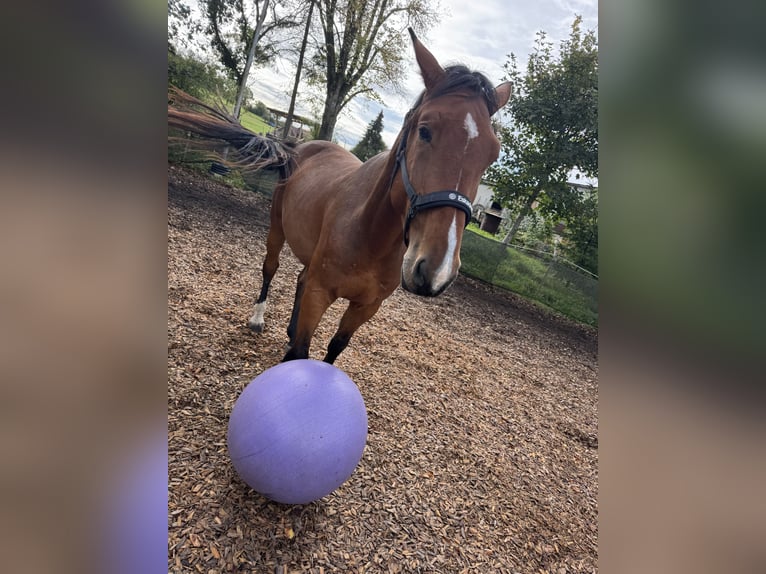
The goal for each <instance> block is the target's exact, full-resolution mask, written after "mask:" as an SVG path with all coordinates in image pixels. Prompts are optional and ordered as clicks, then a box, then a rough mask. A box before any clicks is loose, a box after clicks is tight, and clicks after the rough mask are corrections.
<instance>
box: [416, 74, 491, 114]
mask: <svg viewBox="0 0 766 574" xmlns="http://www.w3.org/2000/svg"><path fill="white" fill-rule="evenodd" d="M444 72H445V73H444V76H443V77H442V79H441V80H440V81H439V82H438V83H437V84H436V85H435V86H434V87H432V88H431V90H430V91H428V92H425V91H423V92H421V94H420V95H419V96H418V99H417V100H416V101H415V105H414V106H413V108H417V107H418V106H420V104H422V103H423V100H424V98H425V97H426V95H427V96H428V99H429V100H432V99H434V98H438V97H440V96H446V95H447V94H451V93H453V92H459V91H465V90H467V91H470V92H473V93H475V94H476V95H479V96H482V97H483V98H484V103H485V104H487V109H488V110H489V115H490V116H491V115H493V114H494V113H495V112H496V111H497V95H496V94H495V87H494V86H493V85H492V83H491V82H490V81H489V78H487V76H485V75H484V74H482V73H481V72H476V71H474V70H471V69H470V68H468V67H467V66H464V65H462V64H455V65H452V66H447V67H445V68H444Z"/></svg>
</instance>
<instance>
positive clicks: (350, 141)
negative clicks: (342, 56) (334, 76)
mask: <svg viewBox="0 0 766 574" xmlns="http://www.w3.org/2000/svg"><path fill="white" fill-rule="evenodd" d="M434 3H435V4H438V6H439V9H438V12H439V14H440V15H441V16H440V21H439V22H438V23H437V24H436V25H434V26H433V27H432V28H431V29H430V30H429V31H428V32H427V33H426V34H423V35H419V36H418V37H419V39H420V41H421V42H422V43H423V44H424V45H425V46H426V47H427V48H428V49H429V50H430V51H431V53H433V55H434V56H435V57H436V59H437V60H438V61H439V62H440V63H441V64H442V65H448V64H454V63H461V64H465V65H467V66H468V67H469V68H472V69H476V70H479V71H481V72H483V73H484V74H485V75H487V76H488V77H489V78H490V80H492V81H493V82H494V83H495V85H497V84H499V83H501V81H502V78H503V64H504V63H505V62H506V61H507V59H508V54H510V53H513V54H515V55H516V58H517V61H518V62H519V64H520V66H525V65H526V62H527V58H528V55H529V54H530V53H531V51H532V49H533V47H534V42H535V35H536V34H537V32H538V31H540V30H544V31H545V32H546V33H547V35H548V38H549V39H550V40H551V41H553V42H554V45H555V46H556V47H558V44H559V43H560V42H561V41H562V40H564V39H565V38H566V37H567V36H568V35H569V31H570V26H571V24H572V21H573V20H574V17H575V15H577V14H579V15H581V16H582V17H583V30H590V29H596V30H597V27H598V2H597V0H473V1H471V0H468V1H466V0H436V1H435V2H434ZM597 32H598V30H597ZM407 43H408V46H407V49H408V53H409V55H410V56H411V58H410V62H409V64H408V66H407V69H406V71H405V74H406V78H405V81H404V86H405V90H406V92H407V94H406V96H405V97H401V96H399V95H395V94H386V93H381V94H380V96H381V97H382V99H383V102H384V104H383V105H382V106H381V105H380V104H379V103H377V102H373V101H370V100H367V99H364V98H357V99H355V100H354V101H352V102H351V103H350V104H349V105H348V106H347V107H346V109H345V110H344V112H343V113H342V114H341V116H340V118H339V119H338V123H337V125H336V129H335V135H334V138H335V140H336V141H337V142H338V143H339V144H341V145H343V146H344V147H346V148H349V149H350V148H351V147H353V146H354V145H355V144H356V143H357V142H358V141H359V140H360V139H361V138H362V135H363V134H364V131H365V129H366V128H367V126H368V125H369V123H370V122H371V121H372V120H374V119H375V117H376V116H377V115H378V112H379V111H380V110H381V109H382V110H383V141H384V142H385V143H386V144H387V145H388V146H389V147H391V146H392V144H393V142H394V140H395V138H396V135H397V134H398V133H399V130H400V128H401V126H402V122H403V119H404V115H405V114H406V113H407V110H409V108H410V107H411V105H412V103H413V102H414V101H415V99H416V98H417V95H418V94H419V93H420V92H421V91H422V89H423V84H422V80H421V78H420V74H419V72H418V68H417V64H416V62H415V56H414V52H413V50H412V46H411V44H410V42H409V39H408V41H407ZM294 74H295V71H294V67H292V66H291V65H290V64H289V62H287V61H284V60H278V61H277V62H275V64H273V65H272V66H269V67H264V68H259V69H256V70H253V71H251V78H250V80H249V82H248V86H249V87H250V89H251V90H252V91H253V94H254V97H255V99H256V100H261V101H263V102H264V103H265V104H266V105H267V106H269V107H275V108H279V109H282V110H287V108H288V106H289V102H290V96H289V94H290V91H291V90H292V85H293V82H294V77H295V76H294ZM299 94H300V91H299ZM296 108H297V109H296V112H297V113H298V114H300V115H305V116H316V115H318V114H314V113H312V110H311V109H310V108H307V107H304V106H301V105H300V103H298V104H297V105H296Z"/></svg>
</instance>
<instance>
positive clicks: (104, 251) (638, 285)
mask: <svg viewBox="0 0 766 574" xmlns="http://www.w3.org/2000/svg"><path fill="white" fill-rule="evenodd" d="M574 4H576V3H574ZM575 8H576V7H575ZM763 21H764V5H763V4H762V3H755V2H741V1H733V2H728V3H726V4H721V3H716V2H705V1H702V2H689V1H685V2H684V1H679V0H671V1H662V2H660V1H659V0H648V1H644V2H627V1H623V0H605V1H604V2H602V3H601V7H600V14H599V39H600V44H601V50H600V53H601V62H600V65H601V70H602V74H601V78H600V89H601V93H600V150H601V155H600V167H601V173H600V185H599V187H600V188H601V189H602V194H601V200H602V202H601V214H600V215H601V217H600V221H601V229H600V232H601V237H602V239H601V241H600V243H601V246H602V251H601V259H600V261H599V268H600V270H601V271H600V278H601V286H600V298H601V307H600V313H599V317H600V337H601V347H600V348H601V353H600V363H601V381H602V384H601V398H602V401H601V409H600V410H601V425H600V432H601V437H600V440H599V444H600V448H601V461H602V464H601V469H600V475H601V487H600V488H601V497H600V503H601V522H600V535H601V536H600V540H601V544H600V547H601V555H600V562H601V565H600V568H601V569H603V570H604V571H605V572H611V571H622V572H655V573H658V572H756V571H759V572H761V571H764V570H766V550H765V549H764V548H766V547H765V546H764V545H763V534H762V532H763V516H766V498H764V496H763V484H766V468H764V467H766V457H765V456H764V454H766V453H764V450H765V447H764V445H765V444H766V442H765V441H764V440H763V439H764V436H763V434H764V433H763V431H764V417H763V412H764V410H763V398H764V397H763V395H764V393H763V386H762V380H763V375H762V374H761V373H762V371H761V361H762V357H763V356H764V341H765V340H766V337H764V327H763V326H764V324H765V323H764V321H765V320H766V317H764V305H763V302H762V294H763V293H764V283H765V282H764V274H765V272H766V265H765V264H764V256H763V252H762V243H763V239H762V238H763V233H762V232H761V227H762V225H761V219H762V218H763V213H764V209H763V208H764V204H765V203H766V199H765V198H766V195H765V194H764V187H765V186H764V182H765V181H766V177H765V176H766V162H765V161H764V159H763V158H764V157H766V154H765V153H764V152H766V57H765V56H766V54H764V51H765V50H766V48H765V47H764V42H763V32H762V22H763ZM0 26H2V32H3V33H2V34H0V43H2V46H3V49H2V51H0V53H2V54H3V59H4V80H3V86H4V89H3V90H2V91H0V98H2V104H3V105H2V106H0V109H1V110H2V126H3V128H2V130H0V150H2V153H0V197H2V209H1V210H0V265H1V267H0V269H2V272H1V273H0V316H1V317H2V321H0V365H1V366H2V378H0V380H1V381H2V383H0V409H1V411H2V416H0V456H1V457H2V461H3V465H2V471H0V503H1V506H2V508H3V509H4V512H3V514H2V516H0V553H2V555H3V557H4V570H6V571H9V572H21V571H23V572H27V573H33V572H57V573H61V572H69V571H71V572H80V573H81V572H88V571H93V572H107V571H114V572H117V571H120V570H122V571H125V570H128V571H130V570H131V569H133V571H135V569H136V568H139V569H140V571H142V572H154V571H158V572H159V571H162V569H163V568H165V563H164V562H163V560H164V557H162V553H163V552H165V551H166V544H165V540H164V539H162V536H161V535H156V536H154V537H153V538H150V539H149V540H143V541H141V540H139V542H138V543H141V544H144V545H145V546H142V547H144V548H146V553H145V554H142V555H145V556H147V557H154V561H153V562H152V565H151V566H149V565H146V564H144V565H141V566H135V565H131V564H129V563H128V562H127V561H126V560H125V559H124V558H120V557H121V556H124V554H123V553H122V552H121V551H119V550H114V551H110V550H109V549H110V548H113V545H112V543H111V542H109V543H107V542H105V541H104V539H105V538H106V539H109V538H110V537H111V536H114V538H112V540H115V539H116V540H117V541H118V542H117V543H116V545H117V547H119V546H120V543H119V541H120V540H121V541H123V542H124V543H125V545H124V546H125V547H127V545H128V543H129V541H132V540H133V538H132V537H130V536H129V535H128V534H125V533H119V528H118V527H120V526H126V527H128V526H129V524H128V520H127V514H126V513H125V512H124V511H120V510H115V509H114V508H115V506H117V507H119V504H118V502H119V500H120V498H119V496H118V495H123V494H126V493H127V492H129V491H130V488H131V487H130V486H126V482H125V480H128V481H129V479H130V472H128V471H126V470H124V469H126V468H127V469H144V470H143V471H141V472H139V475H138V477H136V478H135V481H134V482H132V483H131V482H128V484H134V485H136V486H135V488H137V489H138V490H139V492H145V493H146V494H145V495H144V496H141V495H138V500H143V501H146V500H153V501H155V502H154V503H153V504H151V505H147V506H148V508H147V509H146V515H145V517H144V518H143V519H139V520H137V523H138V524H143V525H145V526H147V528H146V531H151V532H159V531H161V530H162V528H159V529H156V528H149V527H148V525H150V524H151V525H153V526H154V527H157V526H158V525H159V526H162V524H163V522H164V523H165V524H166V522H165V521H166V518H167V517H166V509H165V508H164V507H163V500H164V498H163V497H164V496H166V488H167V475H166V469H164V468H163V464H162V456H161V451H162V448H159V449H158V448H157V445H162V444H164V441H165V426H164V425H165V417H166V414H165V404H166V383H165V380H166V375H165V370H164V369H165V367H164V362H163V361H164V357H165V350H166V348H165V347H164V345H165V329H166V307H165V301H166V265H165V257H166V255H165V254H166V216H165V193H166V190H165V183H166V182H165V154H166V118H165V113H166V111H165V106H166V100H165V98H166V93H165V90H166V78H165V74H166V70H167V68H166V60H165V57H166V56H165V42H166V13H165V9H164V6H161V5H155V4H153V3H151V2H148V1H146V0H142V1H135V0H133V1H129V2H126V1H124V0H123V1H119V2H118V1H115V0H112V1H106V2H84V1H80V2H77V1H74V2H68V3H66V4H58V3H50V4H45V3H41V2H33V3H24V4H23V5H19V4H12V5H10V6H8V7H6V13H5V14H4V17H3V19H2V24H0ZM158 450H159V451H160V455H158V454H157V452H158ZM157 461H159V463H158V462H157ZM147 476H148V477H149V478H150V479H151V480H144V479H145V478H146V477H147ZM152 477H153V479H152ZM112 503H114V504H112ZM131 520H134V521H135V520H136V519H135V517H132V518H131ZM112 528H114V531H115V532H116V534H114V535H113V534H112V530H111V529H112ZM131 555H134V556H135V551H133V553H132V554H131Z"/></svg>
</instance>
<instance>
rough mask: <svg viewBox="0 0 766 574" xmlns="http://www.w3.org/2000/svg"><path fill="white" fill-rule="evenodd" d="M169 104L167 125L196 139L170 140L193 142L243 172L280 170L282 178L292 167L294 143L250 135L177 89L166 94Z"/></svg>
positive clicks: (254, 134) (232, 121)
mask: <svg viewBox="0 0 766 574" xmlns="http://www.w3.org/2000/svg"><path fill="white" fill-rule="evenodd" d="M168 102H169V103H168V126H169V127H171V128H176V129H179V130H183V131H184V132H187V133H188V132H190V133H192V134H194V135H195V136H198V138H195V139H194V140H191V139H189V138H182V137H175V138H171V139H174V140H176V141H178V140H181V141H184V142H186V143H193V144H194V145H195V147H199V148H202V149H205V150H207V151H209V152H212V153H213V156H214V157H215V159H216V160H217V161H219V162H222V163H224V164H226V165H227V166H229V167H233V168H237V169H240V170H244V171H255V170H260V169H279V170H280V172H281V174H282V177H283V178H285V177H288V176H289V175H290V173H291V172H292V170H293V168H294V167H295V159H294V158H295V144H293V143H291V142H284V141H279V140H276V139H273V138H271V137H268V136H263V135H259V134H256V133H253V132H251V131H250V130H248V129H247V128H245V127H243V126H242V124H240V123H239V122H238V121H237V120H236V119H235V118H234V117H232V116H230V115H229V114H227V113H226V112H224V111H222V110H219V109H216V108H214V107H213V106H210V105H208V104H205V103H204V102H201V101H200V100H198V99H197V98H195V97H194V96H191V95H189V94H187V93H186V92H184V91H182V90H179V89H177V88H172V89H171V90H170V91H169V92H168ZM199 138H202V139H201V140H200V139H199ZM222 144H223V145H222ZM222 148H225V149H226V151H222Z"/></svg>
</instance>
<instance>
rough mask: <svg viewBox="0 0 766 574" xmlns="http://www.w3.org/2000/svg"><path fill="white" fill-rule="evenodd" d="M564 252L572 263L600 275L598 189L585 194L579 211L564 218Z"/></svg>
mask: <svg viewBox="0 0 766 574" xmlns="http://www.w3.org/2000/svg"><path fill="white" fill-rule="evenodd" d="M564 223H565V228H564V234H565V241H564V243H562V246H561V247H562V250H563V251H564V254H565V256H566V257H567V259H569V260H570V261H572V262H574V263H576V264H577V265H579V266H580V267H583V268H585V269H587V270H588V271H591V272H592V273H595V274H598V189H597V188H594V189H592V190H590V191H585V192H583V196H582V200H581V201H580V202H578V203H577V209H574V210H571V211H570V212H569V213H568V214H567V215H566V217H565V218H564Z"/></svg>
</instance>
